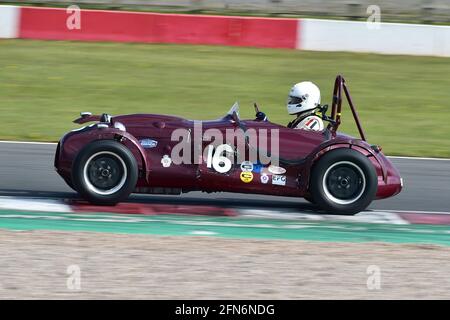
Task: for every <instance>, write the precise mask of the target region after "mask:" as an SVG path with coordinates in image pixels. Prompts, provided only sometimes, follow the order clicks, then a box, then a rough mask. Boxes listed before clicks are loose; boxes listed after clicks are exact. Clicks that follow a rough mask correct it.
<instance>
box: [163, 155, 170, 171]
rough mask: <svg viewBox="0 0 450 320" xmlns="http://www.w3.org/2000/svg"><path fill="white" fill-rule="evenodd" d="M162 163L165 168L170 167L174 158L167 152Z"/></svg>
mask: <svg viewBox="0 0 450 320" xmlns="http://www.w3.org/2000/svg"><path fill="white" fill-rule="evenodd" d="M161 164H162V166H163V167H164V168H168V167H170V165H171V164H172V159H171V158H170V157H169V156H168V155H167V154H165V155H164V156H163V157H162V159H161Z"/></svg>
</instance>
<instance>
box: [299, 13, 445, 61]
mask: <svg viewBox="0 0 450 320" xmlns="http://www.w3.org/2000/svg"><path fill="white" fill-rule="evenodd" d="M298 27H299V30H298V33H297V37H298V39H297V49H300V50H313V51H351V52H373V53H382V54H405V55H423V56H444V57H450V26H429V25H419V24H402V23H380V24H379V28H378V29H373V27H374V25H371V27H372V28H369V26H368V24H367V23H366V22H355V21H336V20H320V19H317V20H316V19H301V20H299V26H298Z"/></svg>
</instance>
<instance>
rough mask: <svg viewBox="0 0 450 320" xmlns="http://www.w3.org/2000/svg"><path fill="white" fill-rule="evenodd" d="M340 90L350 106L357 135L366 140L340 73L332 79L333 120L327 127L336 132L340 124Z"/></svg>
mask: <svg viewBox="0 0 450 320" xmlns="http://www.w3.org/2000/svg"><path fill="white" fill-rule="evenodd" d="M342 92H344V94H345V97H346V99H347V102H348V105H349V106H350V110H351V111H352V114H353V119H355V123H356V126H357V127H358V131H359V135H360V136H361V139H362V140H363V141H366V135H365V133H364V130H363V128H362V126H361V122H360V121H359V116H358V113H357V112H356V108H355V105H354V104H353V100H352V97H351V96H350V92H349V91H348V87H347V84H346V83H345V79H344V77H342V76H341V75H338V76H337V77H336V80H335V81H334V89H333V100H332V104H331V118H332V119H333V120H334V122H330V124H329V125H328V129H329V130H331V131H332V132H336V131H337V129H338V128H339V125H340V124H341V110H342Z"/></svg>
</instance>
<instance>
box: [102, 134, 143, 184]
mask: <svg viewBox="0 0 450 320" xmlns="http://www.w3.org/2000/svg"><path fill="white" fill-rule="evenodd" d="M108 131H109V132H107V133H106V132H105V133H103V134H102V139H113V140H116V141H118V142H120V143H122V144H123V145H125V146H126V147H127V148H128V149H130V151H131V152H132V153H133V155H134V157H135V158H136V161H137V163H138V168H139V177H140V178H145V180H146V181H147V183H148V170H149V166H148V162H147V157H146V156H145V150H144V148H143V147H142V146H141V144H140V143H139V141H138V140H137V139H136V138H135V137H134V136H133V135H132V134H130V133H128V132H124V131H120V130H117V129H110V130H108Z"/></svg>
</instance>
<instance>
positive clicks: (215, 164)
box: [206, 144, 233, 173]
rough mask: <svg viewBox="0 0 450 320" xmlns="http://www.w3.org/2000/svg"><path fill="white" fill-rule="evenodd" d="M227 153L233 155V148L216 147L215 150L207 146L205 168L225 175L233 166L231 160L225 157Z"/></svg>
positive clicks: (226, 145) (223, 145)
mask: <svg viewBox="0 0 450 320" xmlns="http://www.w3.org/2000/svg"><path fill="white" fill-rule="evenodd" d="M227 153H233V148H232V147H231V146H230V145H228V144H221V145H218V146H217V147H216V148H215V150H214V146H212V145H209V146H208V158H207V161H206V166H207V167H208V168H213V169H214V170H216V171H217V172H219V173H227V172H228V171H230V170H231V167H232V166H233V163H232V162H231V160H230V159H229V158H227V157H226V154H227Z"/></svg>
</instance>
